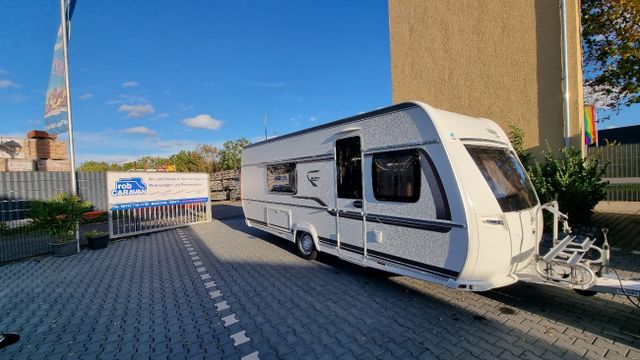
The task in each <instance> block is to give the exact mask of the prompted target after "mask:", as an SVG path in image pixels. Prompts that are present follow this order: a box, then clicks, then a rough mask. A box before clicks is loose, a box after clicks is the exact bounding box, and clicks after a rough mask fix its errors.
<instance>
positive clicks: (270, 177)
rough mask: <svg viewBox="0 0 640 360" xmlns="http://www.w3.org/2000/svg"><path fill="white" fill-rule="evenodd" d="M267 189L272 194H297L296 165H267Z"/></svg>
mask: <svg viewBox="0 0 640 360" xmlns="http://www.w3.org/2000/svg"><path fill="white" fill-rule="evenodd" d="M267 189H269V192H270V193H280V194H295V193H296V164H294V163H290V164H274V165H267Z"/></svg>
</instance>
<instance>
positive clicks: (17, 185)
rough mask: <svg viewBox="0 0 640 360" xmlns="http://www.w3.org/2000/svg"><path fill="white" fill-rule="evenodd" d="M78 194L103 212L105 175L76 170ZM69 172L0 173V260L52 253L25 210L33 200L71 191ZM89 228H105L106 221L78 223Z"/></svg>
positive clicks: (86, 228) (105, 207) (83, 230)
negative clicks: (32, 226) (32, 225)
mask: <svg viewBox="0 0 640 360" xmlns="http://www.w3.org/2000/svg"><path fill="white" fill-rule="evenodd" d="M77 175H78V194H79V195H80V196H81V197H82V198H83V199H84V200H86V201H89V202H91V203H92V204H93V207H94V210H97V211H106V210H107V204H106V187H105V181H106V174H105V173H101V172H78V173H77ZM70 178H71V176H70V174H69V173H68V172H36V171H33V172H0V226H1V227H2V228H0V263H2V262H7V261H12V260H18V259H23V258H28V257H32V256H40V255H45V254H48V253H50V252H51V246H50V243H51V238H50V237H49V236H47V235H43V234H40V233H38V232H36V231H34V230H33V228H31V227H30V226H29V221H28V219H27V213H28V211H29V207H30V203H31V201H32V200H47V199H51V198H53V197H54V196H56V195H58V194H60V193H68V192H70V191H71V180H70ZM90 230H101V231H107V230H108V227H107V222H106V221H104V222H101V223H90V224H83V225H81V226H80V234H81V240H80V244H81V245H86V239H85V238H84V236H82V234H84V233H85V232H87V231H90Z"/></svg>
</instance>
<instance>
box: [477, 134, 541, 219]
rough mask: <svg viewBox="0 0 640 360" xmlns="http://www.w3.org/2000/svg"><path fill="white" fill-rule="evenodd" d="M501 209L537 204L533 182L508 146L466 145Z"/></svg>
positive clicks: (506, 210)
mask: <svg viewBox="0 0 640 360" xmlns="http://www.w3.org/2000/svg"><path fill="white" fill-rule="evenodd" d="M466 148H467V150H468V151H469V154H471V157H472V158H473V161H475V163H476V165H478V168H479V169H480V171H481V172H482V176H484V178H485V180H486V181H487V183H488V184H489V187H490V188H491V191H493V195H495V197H496V199H497V200H498V204H500V208H501V209H502V211H504V212H510V211H520V210H524V209H528V208H531V207H533V206H535V205H537V204H538V199H537V197H536V193H535V191H534V189H533V185H532V184H531V181H530V180H529V177H527V173H526V172H525V171H524V169H523V168H522V165H521V164H520V162H519V161H518V159H517V158H516V156H515V155H514V154H513V153H512V152H510V151H509V150H507V149H504V148H495V147H484V146H471V145H467V146H466Z"/></svg>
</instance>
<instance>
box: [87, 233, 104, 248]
mask: <svg viewBox="0 0 640 360" xmlns="http://www.w3.org/2000/svg"><path fill="white" fill-rule="evenodd" d="M87 242H88V243H89V248H90V249H93V250H100V249H104V248H106V247H107V244H109V235H108V234H107V235H102V236H96V237H87Z"/></svg>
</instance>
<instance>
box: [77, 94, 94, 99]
mask: <svg viewBox="0 0 640 360" xmlns="http://www.w3.org/2000/svg"><path fill="white" fill-rule="evenodd" d="M78 99H80V100H87V99H93V94H91V93H86V94H82V95H80V96H78Z"/></svg>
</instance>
